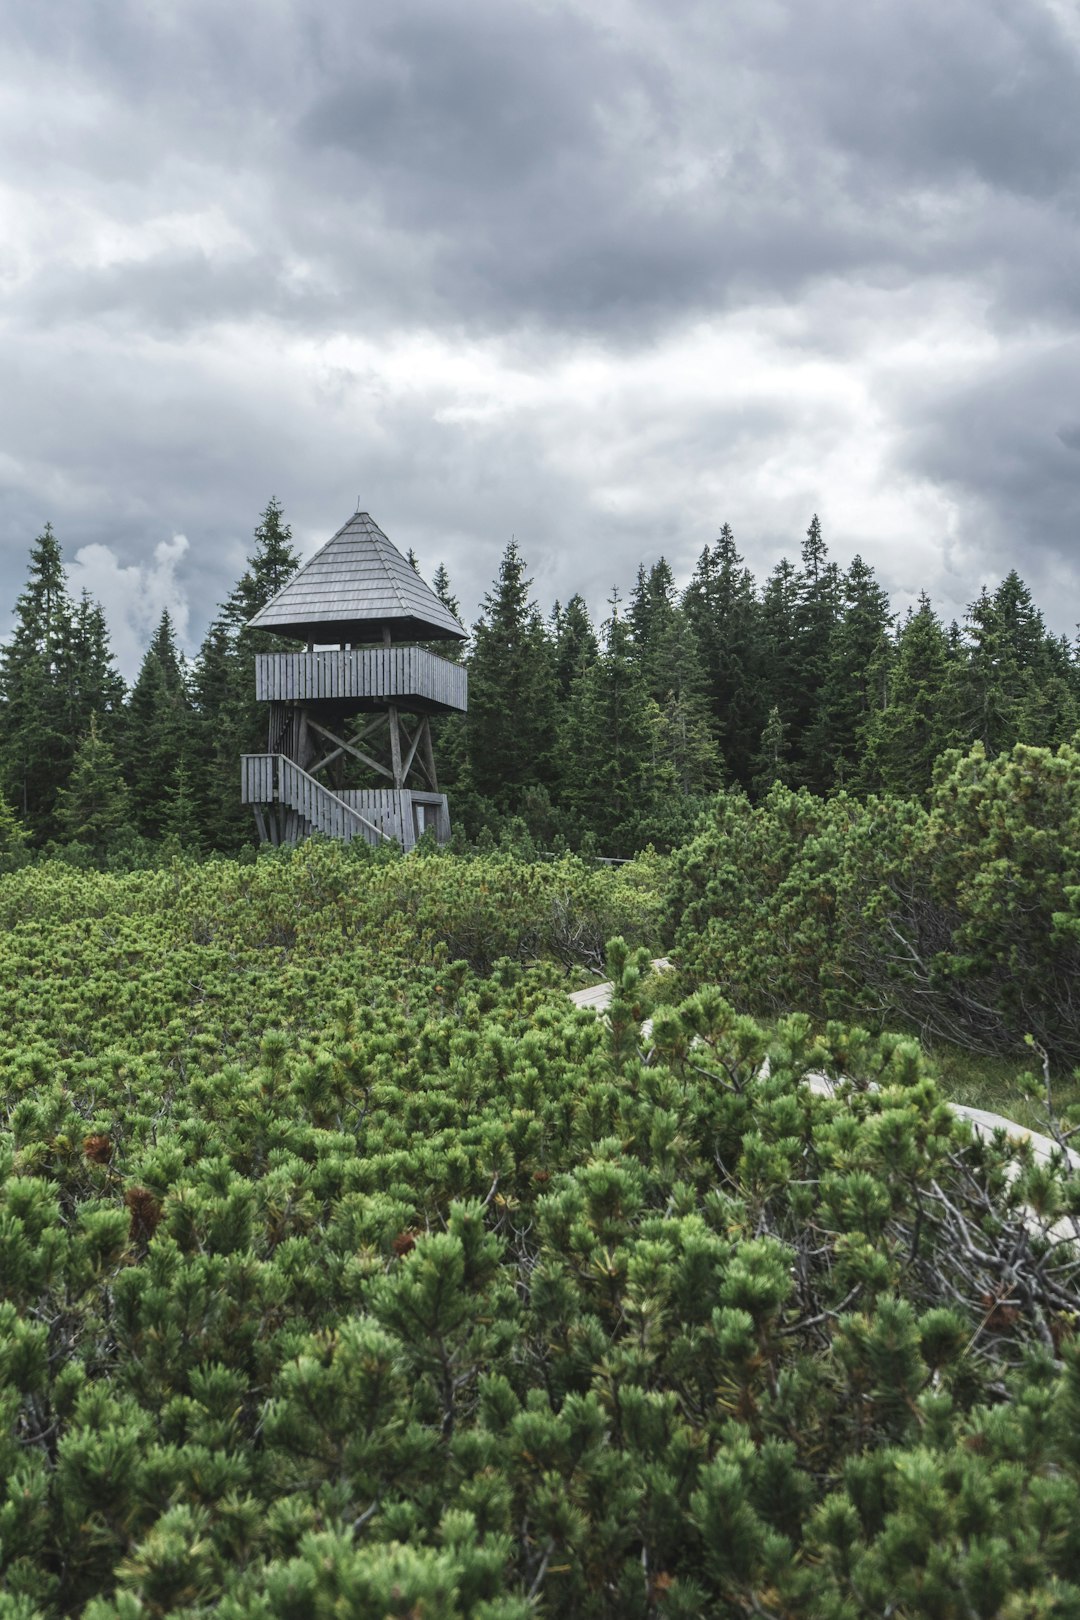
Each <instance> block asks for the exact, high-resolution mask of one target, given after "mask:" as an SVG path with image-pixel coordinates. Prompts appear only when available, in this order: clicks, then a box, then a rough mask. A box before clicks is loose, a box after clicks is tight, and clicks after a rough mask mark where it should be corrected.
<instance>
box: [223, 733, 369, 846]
mask: <svg viewBox="0 0 1080 1620" xmlns="http://www.w3.org/2000/svg"><path fill="white" fill-rule="evenodd" d="M240 793H241V798H242V800H243V802H244V804H250V805H251V806H252V807H253V809H254V811H255V820H256V822H257V824H258V828H259V837H260V839H261V840H262V842H263V843H264V844H296V843H299V842H300V840H301V839H302V838H310V837H311V835H312V834H313V833H323V834H324V835H325V837H327V838H340V839H341V840H342V842H343V843H346V844H347V843H350V842H351V840H352V839H354V838H362V839H364V841H365V843H368V844H373V845H377V844H384V843H389V842H390V836H389V834H388V833H385V832H384V831H383V829H382V828H381V827H379V826H377V825H376V823H375V822H374V821H369V820H368V818H367V817H366V816H365V815H362V814H361V812H360V811H359V810H357V809H355V808H354V807H353V806H352V805H351V804H347V803H346V802H345V800H344V799H341V798H339V797H338V795H337V794H336V793H332V792H331V791H330V789H329V788H328V787H324V786H323V784H322V783H321V782H317V781H316V780H315V778H314V777H313V776H309V775H308V773H307V771H303V770H301V769H300V766H299V765H296V764H294V762H293V761H292V760H291V759H289V758H287V756H286V755H285V754H242V755H241V756H240Z"/></svg>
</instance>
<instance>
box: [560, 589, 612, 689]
mask: <svg viewBox="0 0 1080 1620" xmlns="http://www.w3.org/2000/svg"><path fill="white" fill-rule="evenodd" d="M552 639H553V640H554V643H555V681H556V685H557V687H558V692H559V697H560V699H561V700H562V701H563V702H564V703H565V702H566V700H567V698H569V696H570V691H571V688H572V687H573V684H574V682H575V681H576V680H577V678H578V676H579V675H584V673H585V671H586V670H587V669H588V668H589V666H590V664H594V663H595V662H596V659H597V656H598V654H599V652H600V644H599V642H598V641H597V639H596V631H595V630H594V629H593V627H592V620H591V619H590V617H589V610H588V608H587V607H586V605H585V599H584V597H582V596H579V595H577V593H575V594H574V595H573V596H572V597H571V598H570V600H569V602H567V604H566V606H565V608H560V607H559V604H558V603H557V602H556V604H555V611H554V613H553V614H552Z"/></svg>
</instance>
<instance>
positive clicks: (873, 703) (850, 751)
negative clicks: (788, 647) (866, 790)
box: [804, 556, 892, 788]
mask: <svg viewBox="0 0 1080 1620" xmlns="http://www.w3.org/2000/svg"><path fill="white" fill-rule="evenodd" d="M891 623H892V614H891V612H890V608H889V598H888V593H887V592H886V591H885V590H883V589H882V587H881V586H880V585H879V584H878V583H877V579H876V577H875V575H874V571H873V569H872V568H869V567H867V565H866V564H865V563H864V562H863V560H862V558H861V557H858V556H857V557H855V558H854V559H853V561H852V564H851V567H850V568H849V569H848V570H847V572H846V573H845V574H844V576H843V579H842V582H841V616H840V618H839V619H838V620H837V621H836V623H835V624H834V625H833V629H832V633H831V635H830V637H829V641H828V661H827V664H826V666H825V672H824V678H823V680H822V684H821V688H820V691H819V693H818V700H817V707H816V711H815V714H814V717H813V720H812V722H811V724H810V727H809V730H808V732H807V734H806V738H805V742H804V752H805V755H806V757H807V760H808V761H812V762H813V766H814V775H815V777H816V778H817V780H818V781H819V782H820V783H822V784H823V785H824V786H825V787H826V788H828V787H841V788H842V787H849V788H852V787H859V786H861V785H863V783H862V775H861V765H862V761H863V758H864V754H865V749H866V733H867V728H868V727H869V725H870V723H871V720H872V716H873V714H874V711H875V710H876V709H879V708H881V707H882V705H883V704H884V702H885V700H886V693H887V682H888V666H889V661H890V658H891V653H892V644H891V641H890V637H889V628H890V625H891ZM808 774H809V773H808Z"/></svg>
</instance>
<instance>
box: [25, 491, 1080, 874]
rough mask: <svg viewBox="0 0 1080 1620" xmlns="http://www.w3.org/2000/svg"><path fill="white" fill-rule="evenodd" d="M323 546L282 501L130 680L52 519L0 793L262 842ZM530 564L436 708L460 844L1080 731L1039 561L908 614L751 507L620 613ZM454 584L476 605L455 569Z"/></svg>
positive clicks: (75, 839) (41, 826)
mask: <svg viewBox="0 0 1080 1620" xmlns="http://www.w3.org/2000/svg"><path fill="white" fill-rule="evenodd" d="M299 561H300V559H299V556H298V554H297V552H296V551H295V549H294V548H293V545H292V534H291V530H290V527H289V525H288V523H287V522H286V521H285V517H284V513H283V511H282V508H281V505H280V503H279V502H278V501H277V500H271V501H270V502H269V503H268V504H267V506H266V509H265V511H264V512H263V513H262V515H261V516H260V518H259V521H258V523H257V525H256V527H255V532H254V543H253V546H252V550H251V555H250V557H249V560H248V564H247V566H246V568H245V569H244V572H243V574H242V575H241V577H240V579H239V580H238V581H237V583H236V585H235V586H234V587H233V589H232V590H231V591H230V592H229V594H228V596H227V598H226V600H225V601H224V602H223V603H222V604H221V606H220V607H219V608H218V610H217V612H216V614H215V616H214V619H213V622H212V623H211V625H210V626H209V628H208V630H207V631H206V633H205V635H204V637H203V641H202V644H201V646H200V648H199V652H198V656H197V657H196V658H195V660H194V661H193V662H192V663H190V664H189V663H188V662H187V660H186V659H185V658H184V656H183V655H182V654H181V652H180V650H179V649H178V647H177V643H176V637H175V634H174V631H173V626H172V623H171V621H170V618H169V615H168V614H164V615H163V616H162V619H161V621H160V623H159V624H158V626H157V628H156V630H155V631H154V634H153V636H152V638H151V640H150V644H149V646H148V647H147V650H146V654H145V657H144V659H143V661H142V665H141V667H140V669H139V671H138V674H137V676H136V679H135V681H134V683H133V685H132V687H131V689H130V691H127V690H126V689H125V685H124V682H123V681H122V680H121V678H120V676H119V674H118V673H117V671H116V669H115V667H114V665H113V661H112V654H111V651H110V647H109V637H108V629H107V626H106V624H105V620H104V616H103V614H102V612H101V609H100V607H98V606H97V605H96V604H95V603H93V602H92V601H91V600H90V599H89V598H86V597H84V598H83V599H82V601H81V602H79V603H74V602H72V601H71V600H70V598H69V595H68V591H67V585H66V579H65V575H64V568H63V562H62V557H61V551H60V544H59V541H58V539H57V537H56V535H54V534H53V532H52V530H51V529H49V528H48V527H46V529H45V531H44V532H43V534H41V535H40V536H39V537H38V539H37V540H36V541H35V542H34V544H33V546H32V548H31V552H30V562H29V570H28V578H27V584H26V589H25V590H24V591H23V593H22V595H21V596H20V597H19V599H18V601H17V602H16V604H15V624H14V630H13V634H12V636H11V638H10V640H9V642H8V644H7V645H6V646H4V647H3V649H0V720H2V724H0V795H3V796H4V797H6V799H7V801H8V804H9V806H10V807H11V808H13V809H14V811H15V813H16V814H17V816H18V817H19V821H20V825H21V826H22V827H23V829H24V831H25V832H26V833H27V836H28V838H29V841H30V846H31V848H32V850H34V851H35V852H42V851H44V852H46V853H57V852H62V853H64V854H65V855H66V857H67V858H69V859H73V860H75V861H78V862H82V863H83V864H92V865H96V866H106V867H109V868H112V869H114V870H119V869H126V868H131V867H137V866H140V865H145V864H147V863H148V862H153V861H156V860H160V859H162V858H165V859H166V860H167V859H169V858H171V856H172V855H173V854H175V853H176V852H177V851H178V850H182V851H185V852H188V853H200V852H209V851H217V852H219V853H225V854H238V853H240V852H241V851H243V850H244V849H245V848H250V847H251V846H252V844H253V843H254V841H255V826H254V819H253V817H252V816H251V814H250V812H249V811H247V810H246V809H245V808H244V807H243V806H242V805H241V803H240V800H239V794H238V791H237V772H238V765H237V761H238V758H239V755H240V754H241V753H244V752H258V751H259V750H260V749H262V748H263V747H265V745H266V722H267V716H266V712H265V706H260V705H259V704H257V703H256V702H255V697H254V668H255V655H256V653H257V652H260V651H272V650H287V649H288V648H291V647H294V646H295V643H292V642H287V641H283V640H281V639H280V638H277V637H274V636H270V635H268V634H266V633H265V632H262V631H258V630H254V631H253V630H249V629H248V628H247V623H248V621H249V620H250V618H251V617H252V615H253V614H255V613H256V612H257V611H258V610H259V609H260V608H261V607H263V606H264V605H265V603H266V602H267V601H268V600H269V598H270V597H271V596H273V595H274V594H275V593H276V592H277V591H278V590H279V589H280V588H281V587H282V586H283V585H284V584H285V583H287V581H288V580H289V578H290V577H291V576H292V574H293V573H294V572H295V571H296V569H297V567H298V566H299ZM413 561H414V563H415V562H416V559H415V558H414V559H413ZM527 576H528V568H527V564H526V561H525V557H524V555H523V554H522V552H521V550H520V549H519V547H518V546H517V545H516V543H514V542H511V544H510V545H509V546H508V547H507V548H506V551H505V552H504V554H503V557H502V559H501V561H500V564H499V567H498V571H497V574H496V577H495V579H494V581H493V583H492V586H491V589H490V590H489V591H488V592H487V593H486V594H485V596H484V597H483V600H482V602H481V606H480V613H479V616H478V618H477V620H476V622H475V623H474V624H473V625H472V627H471V635H470V638H469V641H468V642H467V644H466V645H465V646H464V647H463V648H462V647H459V646H458V645H457V644H456V643H454V644H452V646H451V651H450V656H452V657H454V658H456V659H462V660H463V661H464V662H465V663H466V665H467V666H468V674H469V694H470V696H469V712H468V714H467V715H457V714H447V715H443V716H441V717H440V718H439V719H438V720H437V723H436V726H435V731H436V753H437V757H438V760H439V780H440V784H441V786H442V787H443V789H445V790H446V791H447V792H448V793H449V795H450V800H451V805H452V815H453V821H454V825H455V828H456V829H457V840H458V845H459V847H461V848H465V847H476V846H477V845H480V846H482V847H489V846H490V845H491V844H492V843H494V844H498V843H499V842H500V840H501V839H503V838H504V836H506V835H508V834H509V836H511V837H512V838H514V839H515V840H516V841H517V842H518V844H519V845H521V844H522V839H523V837H525V838H528V839H530V840H531V842H532V847H533V848H535V849H537V850H543V851H547V852H551V851H561V850H564V849H574V850H577V851H579V852H582V853H592V854H600V855H605V856H609V857H627V856H633V855H635V854H636V853H637V852H638V851H640V850H642V849H644V848H646V847H648V846H650V845H652V846H653V847H655V848H656V849H659V850H663V851H668V850H672V849H674V848H677V847H678V846H679V845H680V844H683V843H685V842H686V840H687V839H688V838H690V837H691V836H692V834H693V832H694V829H695V825H696V823H697V820H698V818H699V817H700V816H701V815H702V814H704V813H705V812H707V811H708V810H709V809H710V807H711V804H712V801H713V799H714V798H715V795H716V794H717V792H718V791H719V790H721V789H725V788H726V789H727V790H729V791H734V792H737V793H739V792H742V793H746V794H748V795H749V797H750V798H751V800H752V801H753V802H760V801H761V800H763V799H764V798H765V797H766V796H767V795H768V793H769V791H770V789H771V788H772V787H773V786H774V785H775V784H777V783H780V784H782V785H785V786H787V787H790V788H792V789H805V790H806V791H807V792H808V793H811V794H813V795H814V796H815V797H828V796H833V795H836V794H838V793H846V794H848V795H850V796H851V797H853V798H854V799H856V800H858V801H859V802H862V801H865V800H866V799H867V798H868V797H870V796H877V797H878V798H894V797H895V798H897V799H900V800H905V801H907V800H911V801H915V802H918V803H920V804H925V802H926V800H927V799H928V797H929V795H930V793H931V791H932V783H933V775H934V771H935V768H936V765H937V762H938V761H939V760H940V759H941V757H942V756H943V755H944V754H945V753H946V752H948V751H949V750H956V749H959V750H960V751H962V752H967V751H968V750H970V748H971V747H972V745H974V744H976V743H977V744H980V745H981V746H982V748H983V751H984V754H985V757H986V759H988V760H994V759H997V758H999V757H1001V756H1004V755H1007V754H1008V753H1010V752H1011V750H1012V749H1013V748H1014V747H1015V746H1016V745H1017V744H1023V745H1026V746H1030V747H1039V748H1051V749H1054V748H1058V747H1060V746H1061V745H1063V744H1068V743H1071V742H1072V741H1073V738H1074V736H1075V734H1076V731H1077V727H1078V725H1080V659H1078V656H1077V651H1078V650H1077V647H1075V646H1071V645H1070V644H1069V643H1068V642H1066V641H1064V640H1061V639H1058V638H1056V637H1054V636H1053V635H1051V634H1050V633H1049V632H1048V631H1047V628H1046V625H1045V623H1044V622H1043V619H1042V615H1041V614H1040V612H1039V610H1038V608H1037V607H1036V606H1035V604H1034V602H1033V601H1032V599H1031V596H1030V593H1029V592H1028V590H1027V588H1026V586H1025V585H1024V583H1023V581H1022V580H1021V579H1020V578H1019V576H1018V575H1017V574H1016V573H1010V574H1008V575H1007V576H1006V578H1005V579H1003V580H1002V581H1001V583H1000V584H999V585H998V586H997V588H996V589H994V590H992V591H991V590H989V589H984V590H983V591H982V592H981V593H980V595H979V596H978V597H977V599H976V600H975V601H974V602H973V603H972V604H971V606H970V608H969V609H968V612H967V615H966V617H965V620H964V623H963V624H962V625H958V624H952V625H944V624H942V622H941V620H940V619H939V618H938V616H937V614H936V613H935V611H934V607H933V604H932V603H931V602H930V600H929V598H928V597H926V596H925V595H924V596H923V597H922V598H921V599H920V602H919V605H918V608H917V610H915V611H911V612H909V613H908V614H907V615H906V617H904V618H903V619H900V618H899V617H898V615H897V614H896V613H894V612H893V610H892V608H891V606H890V604H889V600H888V597H887V594H886V592H885V591H884V589H883V588H882V587H881V585H879V583H878V581H877V579H876V577H875V575H874V571H873V569H871V568H870V567H868V566H867V564H866V563H864V562H863V561H862V559H861V558H860V557H854V558H853V559H852V560H851V563H850V564H849V566H848V567H847V568H843V569H842V568H841V567H839V565H838V564H837V563H835V562H833V561H831V560H830V558H829V555H828V548H827V545H826V542H825V537H824V535H823V533H822V529H821V525H820V523H819V522H818V520H817V518H814V519H813V520H812V522H811V523H810V526H809V528H808V530H807V533H806V536H805V538H804V540H803V542H802V545H801V549H800V556H799V562H798V565H796V564H794V563H792V562H790V561H788V560H787V559H783V560H782V561H781V562H779V563H778V564H777V565H776V567H775V568H774V569H773V571H772V573H771V574H770V575H769V577H768V578H767V579H766V580H764V581H762V582H759V581H757V580H756V579H755V578H754V575H753V574H752V573H751V571H750V570H749V569H748V568H747V567H746V565H745V563H744V561H743V559H742V557H741V556H740V554H739V551H738V548H737V546H736V542H735V537H734V535H733V534H732V532H731V529H730V528H729V527H728V526H727V525H726V524H725V525H724V527H723V528H722V529H721V531H720V535H719V537H718V538H717V540H716V541H715V542H714V544H713V545H711V546H707V547H706V548H705V549H704V550H703V551H702V553H701V556H700V557H699V559H698V562H697V565H696V567H695V569H694V571H693V573H692V575H691V577H690V579H689V581H688V582H687V584H686V587H685V589H683V590H681V591H680V590H679V589H678V587H677V585H676V582H675V578H674V575H673V573H672V570H671V568H670V566H669V564H668V563H667V562H666V561H665V559H664V558H663V557H661V558H659V559H658V560H657V561H656V562H654V563H653V564H652V565H651V566H646V565H645V564H644V563H642V564H641V565H640V566H639V568H638V572H637V578H636V580H635V582H634V585H633V588H632V590H631V592H630V595H629V597H628V598H627V600H626V601H625V602H623V601H622V600H621V599H620V594H619V591H618V590H617V589H613V591H612V594H611V597H610V599H609V611H608V613H607V616H606V618H605V619H604V621H603V623H602V624H601V625H599V626H598V627H597V628H594V626H593V624H592V622H591V620H590V616H589V610H588V607H587V605H586V603H585V602H584V601H583V600H582V598H581V596H579V595H576V594H575V595H573V596H571V597H570V599H569V601H568V602H567V603H566V604H565V606H563V605H561V604H560V603H558V602H556V603H555V604H554V606H553V607H552V609H551V611H550V612H549V613H547V614H545V613H544V612H543V610H542V608H541V606H540V604H538V603H537V602H536V601H535V600H534V599H533V597H532V595H531V589H532V585H531V581H530V580H529V578H528V577H527ZM433 580H434V587H435V590H436V592H437V594H438V596H439V598H440V600H442V601H443V602H444V603H445V604H446V605H447V606H448V607H449V608H450V609H451V611H452V612H454V613H455V614H456V613H458V611H459V607H458V603H457V600H456V598H455V597H454V594H453V591H452V589H451V582H450V579H449V576H448V574H447V572H446V569H445V568H444V567H443V566H442V565H441V564H440V565H439V566H438V567H437V568H436V569H435V571H434V574H433ZM447 646H448V644H447V643H443V642H440V643H439V644H438V648H437V649H436V650H437V651H439V653H440V655H441V656H447ZM91 733H92V734H93V735H91ZM341 769H342V771H343V772H344V773H345V778H347V780H346V779H344V778H343V785H345V786H352V787H357V788H361V787H364V786H372V785H377V782H376V781H375V779H374V778H372V777H370V776H369V775H367V774H365V767H364V766H363V764H362V763H361V762H360V761H357V760H355V759H350V760H349V761H348V763H347V764H346V763H345V762H343V763H342V766H341ZM120 785H123V786H126V787H127V789H128V790H129V791H128V794H127V796H126V798H125V797H124V795H123V794H122V793H118V792H117V788H118V786H120ZM101 794H104V795H105V802H104V804H99V798H100V796H101ZM87 803H88V804H89V814H83V813H82V806H83V805H84V804H87Z"/></svg>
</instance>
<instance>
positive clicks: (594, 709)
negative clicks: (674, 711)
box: [560, 594, 675, 854]
mask: <svg viewBox="0 0 1080 1620" xmlns="http://www.w3.org/2000/svg"><path fill="white" fill-rule="evenodd" d="M611 607H612V611H611V617H610V618H609V619H608V621H607V623H606V624H605V626H604V644H603V647H602V649H601V652H600V655H599V657H598V658H597V659H596V661H595V662H594V663H593V664H591V665H590V666H589V668H588V669H586V670H585V672H584V673H583V674H582V675H580V676H579V677H578V679H577V680H576V681H575V683H574V687H573V690H572V692H571V695H570V702H569V705H568V708H567V712H566V717H565V720H564V724H563V730H562V748H561V750H560V752H561V755H562V759H563V768H564V773H565V774H564V786H563V794H564V798H565V799H566V801H567V802H568V803H569V805H570V806H571V807H572V808H573V809H574V810H576V811H577V812H578V814H579V815H580V816H581V818H582V820H583V822H584V824H585V825H586V827H587V828H588V829H589V830H590V831H591V832H592V833H593V834H594V835H595V837H596V839H597V841H598V842H599V845H600V847H601V849H602V850H603V851H604V852H605V853H614V854H627V853H630V852H632V851H633V849H635V848H637V847H639V846H640V844H641V843H644V842H646V841H647V840H648V839H649V837H650V836H651V833H652V828H653V826H654V825H655V822H656V816H657V811H658V809H659V799H660V797H661V795H662V794H663V793H664V792H665V791H666V792H667V793H668V794H670V793H671V792H672V790H673V788H674V785H675V784H674V777H673V773H672V770H671V767H670V764H669V763H668V762H667V761H665V760H664V759H663V757H662V749H661V734H662V728H663V722H662V717H661V713H660V709H659V706H658V705H657V703H656V702H655V700H654V699H653V698H651V697H650V696H649V692H648V688H647V686H646V684H645V680H644V677H643V675H642V672H641V668H640V665H639V663H638V660H637V658H636V657H635V649H634V645H633V641H632V639H631V636H630V631H629V627H628V625H627V623H626V621H625V619H623V618H622V617H621V616H620V614H619V611H618V597H617V594H615V595H613V596H612V603H611Z"/></svg>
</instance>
